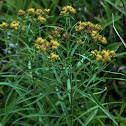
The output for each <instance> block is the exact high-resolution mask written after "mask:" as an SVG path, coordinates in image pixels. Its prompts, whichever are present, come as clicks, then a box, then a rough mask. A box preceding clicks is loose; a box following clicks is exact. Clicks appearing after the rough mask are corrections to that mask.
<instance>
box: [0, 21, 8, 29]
mask: <svg viewBox="0 0 126 126" xmlns="http://www.w3.org/2000/svg"><path fill="white" fill-rule="evenodd" d="M8 26H9V25H8V24H7V23H6V22H2V24H0V28H7V27H8Z"/></svg>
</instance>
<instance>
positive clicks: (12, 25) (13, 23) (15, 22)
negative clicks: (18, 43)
mask: <svg viewBox="0 0 126 126" xmlns="http://www.w3.org/2000/svg"><path fill="white" fill-rule="evenodd" d="M18 26H19V22H18V21H12V22H11V24H10V28H12V29H14V30H17V29H18Z"/></svg>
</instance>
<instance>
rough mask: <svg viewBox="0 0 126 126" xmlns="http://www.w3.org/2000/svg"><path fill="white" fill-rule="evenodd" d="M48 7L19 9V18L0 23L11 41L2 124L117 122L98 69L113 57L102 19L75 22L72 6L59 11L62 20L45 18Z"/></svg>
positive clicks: (72, 125)
mask: <svg viewBox="0 0 126 126" xmlns="http://www.w3.org/2000/svg"><path fill="white" fill-rule="evenodd" d="M50 11H51V10H50V9H43V10H42V9H35V8H30V9H28V10H27V11H24V10H19V12H18V13H17V19H15V20H14V21H10V20H7V21H6V22H5V21H4V22H3V23H2V24H0V29H1V31H2V32H3V33H4V38H3V39H4V41H5V43H6V47H8V46H9V44H10V42H11V43H12V44H13V45H15V48H14V50H13V52H12V54H10V55H7V54H6V56H5V57H6V58H9V61H8V66H11V70H9V71H7V73H6V72H5V73H6V75H2V77H3V78H4V77H6V78H7V79H5V81H4V82H0V91H1V92H3V94H5V95H6V97H5V98H4V100H3V104H2V106H1V111H0V123H1V124H0V125H3V126H5V125H8V126H18V125H27V126H32V125H39V126H96V125H99V126H100V125H103V126H104V125H106V126H107V125H113V126H115V125H116V126H118V123H117V122H116V119H115V118H114V116H113V115H112V114H111V113H110V112H109V109H108V108H106V105H109V104H110V103H107V102H105V96H106V92H107V88H106V87H103V88H99V86H98V85H102V84H103V83H105V82H106V76H105V75H106V74H101V73H102V72H103V71H104V69H105V68H106V67H107V66H108V65H109V64H110V63H111V62H113V61H114V60H115V57H114V56H115V55H116V53H115V51H116V50H109V49H106V44H109V42H108V41H107V38H106V37H105V36H104V35H102V31H103V29H102V27H101V26H100V25H98V24H94V23H92V22H89V21H88V22H83V21H77V22H76V24H73V20H74V21H75V19H74V14H76V13H77V12H76V10H75V9H74V8H73V7H72V6H64V7H63V8H62V11H61V12H60V14H59V17H60V19H61V21H65V26H64V25H62V23H61V24H60V26H58V25H56V26H51V25H50V24H48V22H47V21H48V20H49V19H50V18H51V15H50ZM46 28H48V29H49V30H47V29H46ZM8 32H9V33H10V34H11V35H10V36H9V38H7V37H8ZM3 69H4V68H3ZM104 72H105V71H104ZM4 90H7V92H5V93H4ZM111 104H114V103H113V102H111ZM108 119H109V121H108V122H107V123H106V120H108Z"/></svg>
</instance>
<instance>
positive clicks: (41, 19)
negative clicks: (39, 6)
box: [38, 16, 46, 23]
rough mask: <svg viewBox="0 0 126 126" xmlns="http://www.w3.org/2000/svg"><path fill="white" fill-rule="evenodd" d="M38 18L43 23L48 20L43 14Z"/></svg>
mask: <svg viewBox="0 0 126 126" xmlns="http://www.w3.org/2000/svg"><path fill="white" fill-rule="evenodd" d="M38 20H39V21H40V22H41V23H45V22H46V19H45V18H44V17H41V16H39V17H38Z"/></svg>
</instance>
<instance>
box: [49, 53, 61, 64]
mask: <svg viewBox="0 0 126 126" xmlns="http://www.w3.org/2000/svg"><path fill="white" fill-rule="evenodd" d="M48 58H50V59H51V61H52V62H55V61H56V60H59V55H56V54H54V53H50V56H49V57H48Z"/></svg>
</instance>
